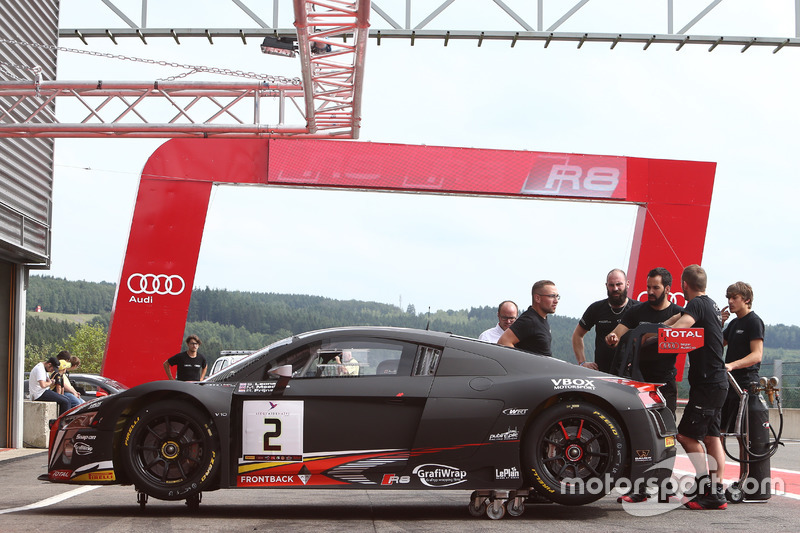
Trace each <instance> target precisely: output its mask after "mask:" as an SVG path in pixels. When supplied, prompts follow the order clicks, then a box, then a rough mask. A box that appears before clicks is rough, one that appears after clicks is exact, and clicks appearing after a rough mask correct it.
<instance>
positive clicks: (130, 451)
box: [122, 401, 219, 500]
mask: <svg viewBox="0 0 800 533" xmlns="http://www.w3.org/2000/svg"><path fill="white" fill-rule="evenodd" d="M122 461H123V464H124V467H125V470H126V472H127V474H128V476H129V478H130V480H131V481H132V482H133V484H134V485H135V486H136V488H137V490H140V491H142V492H144V493H146V494H149V495H150V496H152V497H154V498H159V499H162V500H183V499H186V498H189V497H190V496H193V495H196V494H199V493H200V492H201V491H203V490H208V489H210V488H211V487H212V486H213V484H214V483H215V478H216V476H217V473H218V471H219V439H218V436H217V430H216V427H215V426H214V424H213V423H212V421H211V419H210V417H209V415H208V414H207V413H205V412H203V411H201V410H200V409H198V408H197V407H194V406H192V405H191V404H189V403H186V402H181V401H165V402H159V403H156V404H153V405H152V406H148V407H144V408H142V409H141V410H140V411H139V412H137V413H136V414H135V415H134V416H133V417H131V418H130V420H129V422H128V424H127V427H126V428H125V433H124V434H123V441H122Z"/></svg>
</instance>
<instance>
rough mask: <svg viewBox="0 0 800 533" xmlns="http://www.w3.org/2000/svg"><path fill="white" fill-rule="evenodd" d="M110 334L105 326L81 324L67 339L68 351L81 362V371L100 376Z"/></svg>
mask: <svg viewBox="0 0 800 533" xmlns="http://www.w3.org/2000/svg"><path fill="white" fill-rule="evenodd" d="M107 337H108V334H107V332H106V328H105V326H104V325H103V324H81V325H80V326H78V329H77V330H76V331H75V333H73V334H72V335H70V336H69V338H68V339H67V348H66V349H67V350H69V352H70V353H71V354H72V355H75V356H77V357H79V358H80V360H81V367H80V371H81V372H84V373H86V374H99V373H100V369H101V368H102V366H103V352H104V351H105V348H106V338H107Z"/></svg>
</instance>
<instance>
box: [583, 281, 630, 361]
mask: <svg viewBox="0 0 800 533" xmlns="http://www.w3.org/2000/svg"><path fill="white" fill-rule="evenodd" d="M629 286H630V283H629V282H628V278H627V276H626V275H625V271H624V270H621V269H619V268H615V269H614V270H612V271H611V272H609V273H608V275H607V276H606V293H607V294H608V298H606V299H605V300H600V301H597V302H594V303H593V304H592V305H590V306H589V307H588V308H587V309H586V312H585V313H583V316H582V317H581V320H580V322H578V325H577V326H575V331H574V332H573V333H572V350H573V351H574V352H575V359H577V360H578V364H579V365H581V366H585V367H586V368H591V369H592V370H599V371H600V372H608V371H609V370H610V369H611V360H612V359H613V358H614V349H613V348H611V347H610V346H609V345H608V344H606V341H605V337H606V335H608V334H609V333H611V331H613V329H614V328H615V327H617V324H619V322H620V320H622V316H623V315H624V314H625V312H626V311H627V310H628V309H630V308H632V307H636V306H638V305H639V302H636V301H634V300H630V299H628V287H629ZM594 326H597V329H596V330H595V340H594V362H591V361H587V360H586V356H585V355H584V349H585V346H584V343H583V337H585V336H586V334H587V333H589V330H590V329H592V328H593V327H594Z"/></svg>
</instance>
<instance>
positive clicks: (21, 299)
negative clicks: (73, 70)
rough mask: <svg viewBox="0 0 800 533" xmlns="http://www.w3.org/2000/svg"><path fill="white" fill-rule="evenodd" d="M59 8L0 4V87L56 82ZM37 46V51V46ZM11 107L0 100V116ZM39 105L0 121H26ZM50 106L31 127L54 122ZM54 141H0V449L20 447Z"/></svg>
mask: <svg viewBox="0 0 800 533" xmlns="http://www.w3.org/2000/svg"><path fill="white" fill-rule="evenodd" d="M58 11H59V2H58V0H0V80H3V81H4V82H15V81H24V82H27V83H30V82H32V81H33V79H34V73H33V72H32V71H31V69H32V68H33V67H41V75H42V79H43V80H55V79H56V54H57V52H56V50H54V49H53V47H54V46H56V45H57V44H58ZM35 45H38V46H35ZM16 102H17V99H16V98H3V97H0V115H2V114H3V113H4V112H5V111H7V110H9V108H10V107H11V106H12V105H13V104H15V103H16ZM41 103H42V101H31V102H28V103H26V104H25V105H24V106H23V105H20V106H18V107H17V108H15V109H14V110H12V111H10V116H6V117H5V118H0V120H3V121H4V122H7V123H16V122H20V121H22V120H26V119H27V117H28V116H30V111H31V110H32V109H35V108H36V107H37V106H38V105H40V104H41ZM54 116H55V105H54V104H53V103H51V104H48V106H47V107H46V109H45V113H44V114H43V115H41V116H38V117H37V118H35V119H33V120H34V121H35V122H50V121H53V120H54ZM54 146H55V141H54V139H44V138H0V417H1V418H0V448H3V447H20V446H22V381H23V371H24V369H23V362H24V348H25V305H24V304H25V284H24V280H25V279H26V277H27V273H28V270H29V268H48V267H49V266H50V227H51V220H52V203H53V200H52V198H53V151H54Z"/></svg>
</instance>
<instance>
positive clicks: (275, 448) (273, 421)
mask: <svg viewBox="0 0 800 533" xmlns="http://www.w3.org/2000/svg"><path fill="white" fill-rule="evenodd" d="M264 425H265V426H270V425H271V426H274V427H275V430H274V431H265V432H264V451H265V452H279V451H281V445H280V444H270V443H269V439H270V438H273V437H274V438H276V439H277V438H278V437H280V436H281V419H280V418H265V419H264Z"/></svg>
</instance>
